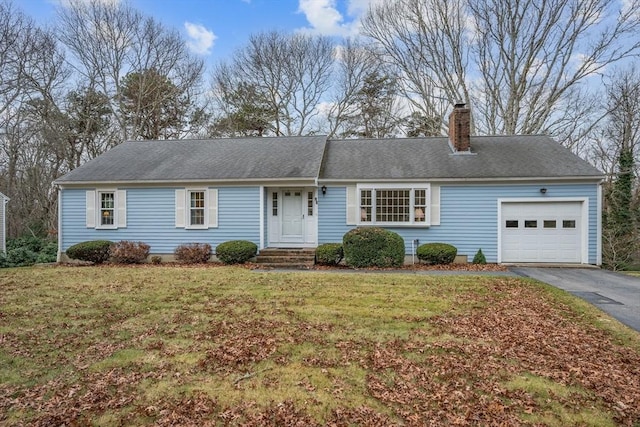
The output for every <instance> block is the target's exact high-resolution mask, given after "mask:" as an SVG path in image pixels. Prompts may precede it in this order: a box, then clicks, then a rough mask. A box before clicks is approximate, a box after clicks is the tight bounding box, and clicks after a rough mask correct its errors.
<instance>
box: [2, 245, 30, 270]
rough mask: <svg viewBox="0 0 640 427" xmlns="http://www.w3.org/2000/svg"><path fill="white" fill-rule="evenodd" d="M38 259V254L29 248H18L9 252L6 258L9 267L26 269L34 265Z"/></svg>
mask: <svg viewBox="0 0 640 427" xmlns="http://www.w3.org/2000/svg"><path fill="white" fill-rule="evenodd" d="M37 259H38V254H37V253H36V252H33V251H32V250H31V249H29V248H28V247H18V248H14V249H11V250H8V251H7V255H6V258H5V262H6V266H7V267H26V266H28V265H33V264H35V263H36V260H37Z"/></svg>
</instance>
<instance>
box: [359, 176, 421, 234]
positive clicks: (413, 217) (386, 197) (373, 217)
mask: <svg viewBox="0 0 640 427" xmlns="http://www.w3.org/2000/svg"><path fill="white" fill-rule="evenodd" d="M428 191H429V185H428V184H426V185H407V186H404V185H392V184H386V185H372V186H364V185H361V186H358V196H359V208H360V221H359V223H360V224H362V225H368V224H371V225H381V226H385V225H386V226H388V225H425V226H426V225H429V210H428V206H427V196H428Z"/></svg>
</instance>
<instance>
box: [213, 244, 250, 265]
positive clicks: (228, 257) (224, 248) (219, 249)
mask: <svg viewBox="0 0 640 427" xmlns="http://www.w3.org/2000/svg"><path fill="white" fill-rule="evenodd" d="M257 253H258V245H256V244H255V243H253V242H249V241H248V240H230V241H228V242H224V243H220V244H219V245H218V246H216V256H217V257H218V259H219V260H220V261H222V262H223V263H225V264H243V263H245V262H247V261H249V260H250V259H251V258H253V257H254V256H256V254H257Z"/></svg>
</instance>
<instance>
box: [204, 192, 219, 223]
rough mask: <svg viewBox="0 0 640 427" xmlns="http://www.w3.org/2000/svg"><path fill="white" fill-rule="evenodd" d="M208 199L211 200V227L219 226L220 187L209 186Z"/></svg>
mask: <svg viewBox="0 0 640 427" xmlns="http://www.w3.org/2000/svg"><path fill="white" fill-rule="evenodd" d="M207 199H208V201H209V223H208V226H209V227H217V226H218V189H217V188H209V189H208V190H207Z"/></svg>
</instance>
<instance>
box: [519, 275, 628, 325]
mask: <svg viewBox="0 0 640 427" xmlns="http://www.w3.org/2000/svg"><path fill="white" fill-rule="evenodd" d="M509 270H510V271H511V272H513V273H516V274H518V275H520V276H524V277H530V278H532V279H536V280H540V281H541V282H545V283H548V284H550V285H553V286H555V287H557V288H560V289H564V290H565V291H567V292H569V293H571V294H573V295H575V296H577V297H580V298H582V299H583V300H585V301H587V302H589V303H591V304H593V305H595V306H596V307H598V308H599V309H601V310H602V311H604V312H606V313H608V314H610V315H611V316H613V317H615V318H616V319H618V320H619V321H620V322H622V323H624V324H625V325H627V326H629V327H631V328H633V329H635V330H636V331H639V332H640V278H639V277H633V276H628V275H625V274H619V273H614V272H611V271H607V270H599V269H595V268H547V267H544V268H538V267H511V268H509Z"/></svg>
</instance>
